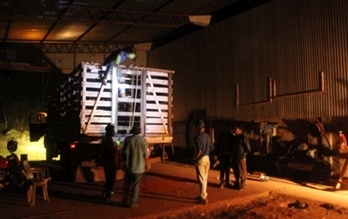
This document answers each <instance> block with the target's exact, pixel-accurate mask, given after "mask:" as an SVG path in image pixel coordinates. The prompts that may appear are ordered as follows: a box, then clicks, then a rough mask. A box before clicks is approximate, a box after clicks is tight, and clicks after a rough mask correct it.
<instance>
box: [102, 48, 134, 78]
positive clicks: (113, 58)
mask: <svg viewBox="0 0 348 219" xmlns="http://www.w3.org/2000/svg"><path fill="white" fill-rule="evenodd" d="M127 59H135V53H134V51H133V49H132V48H131V47H126V48H124V49H118V50H115V51H113V52H112V53H111V54H110V55H109V56H108V57H106V59H105V61H104V65H106V66H107V67H106V71H105V72H104V74H103V75H102V76H101V81H102V83H103V84H104V85H106V81H107V77H108V74H109V72H110V71H112V67H114V66H115V65H116V66H117V65H120V64H121V63H122V62H124V61H126V60H127Z"/></svg>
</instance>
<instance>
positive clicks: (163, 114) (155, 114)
mask: <svg viewBox="0 0 348 219" xmlns="http://www.w3.org/2000/svg"><path fill="white" fill-rule="evenodd" d="M151 117H168V112H163V111H161V112H158V111H157V112H146V118H151Z"/></svg>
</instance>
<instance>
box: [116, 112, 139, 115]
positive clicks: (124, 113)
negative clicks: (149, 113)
mask: <svg viewBox="0 0 348 219" xmlns="http://www.w3.org/2000/svg"><path fill="white" fill-rule="evenodd" d="M117 115H118V116H141V115H142V114H141V113H140V112H120V111H118V112H117Z"/></svg>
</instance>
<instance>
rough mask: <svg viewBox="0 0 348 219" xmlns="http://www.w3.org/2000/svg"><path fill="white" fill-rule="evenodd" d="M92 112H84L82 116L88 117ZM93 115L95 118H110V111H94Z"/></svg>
mask: <svg viewBox="0 0 348 219" xmlns="http://www.w3.org/2000/svg"><path fill="white" fill-rule="evenodd" d="M91 112H92V110H87V109H85V110H84V114H85V115H90V114H91ZM94 115H95V116H110V117H111V111H110V110H98V109H97V110H95V111H94Z"/></svg>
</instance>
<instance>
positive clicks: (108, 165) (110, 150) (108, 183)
mask: <svg viewBox="0 0 348 219" xmlns="http://www.w3.org/2000/svg"><path fill="white" fill-rule="evenodd" d="M105 131H106V134H105V136H104V138H103V140H102V159H103V168H104V174H105V184H104V191H103V195H102V198H103V200H104V201H109V200H110V198H111V196H112V195H113V194H114V186H115V177H116V170H117V165H116V152H117V150H116V147H115V143H114V140H113V139H112V137H113V136H114V135H115V127H114V126H113V125H110V124H109V125H107V126H106V127H105Z"/></svg>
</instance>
